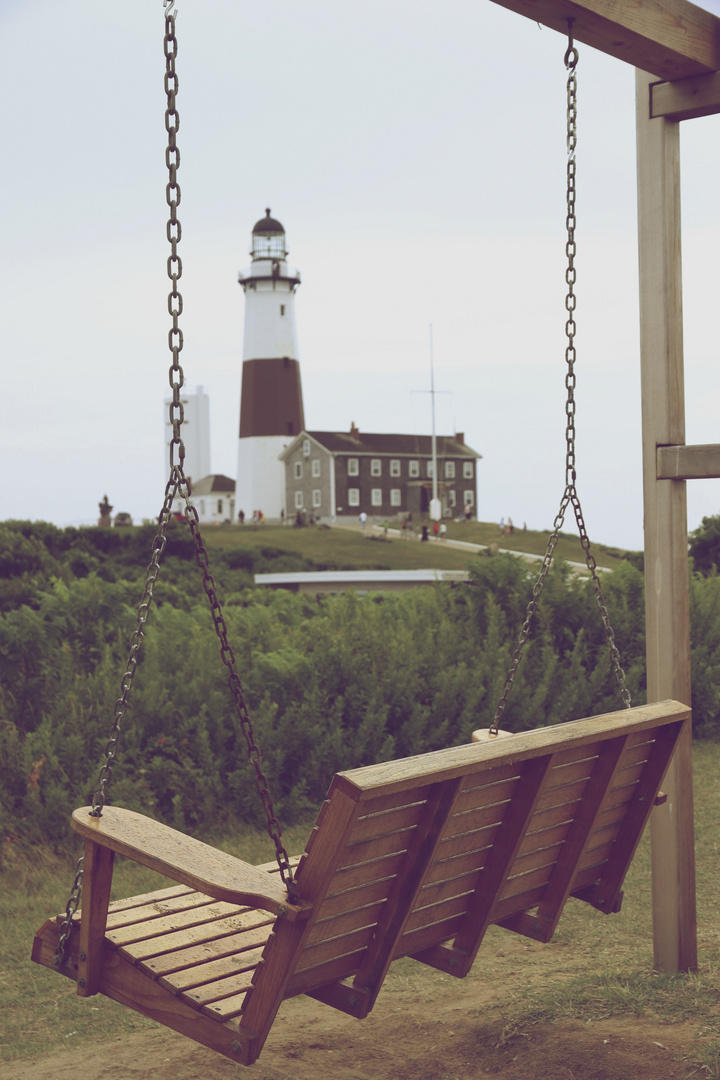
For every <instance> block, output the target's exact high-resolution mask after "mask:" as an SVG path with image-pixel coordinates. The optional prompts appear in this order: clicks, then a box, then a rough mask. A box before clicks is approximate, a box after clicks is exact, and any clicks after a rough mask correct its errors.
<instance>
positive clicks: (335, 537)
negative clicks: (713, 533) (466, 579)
mask: <svg viewBox="0 0 720 1080" xmlns="http://www.w3.org/2000/svg"><path fill="white" fill-rule="evenodd" d="M548 536H549V533H548V532H542V531H538V530H533V529H527V530H516V531H515V532H514V534H513V535H512V536H508V535H504V536H501V535H500V530H499V528H498V526H497V525H496V524H495V523H488V522H474V521H473V522H450V523H448V529H447V541H446V542H443V541H435V540H431V541H429V542H428V543H422V542H421V541H420V540H419V539H418V538H417V536H416V537H415V538H414V539H403V538H402V536H401V535H400V533H399V531H398V530H397V529H393V528H390V529H389V531H388V534H387V537H385V536H384V534H383V530H382V529H380V528H377V527H375V528H373V529H370V528H368V530H367V532H366V533H365V534H363V533H362V532H361V530H360V528H359V527H355V526H335V527H332V528H330V527H327V526H316V527H308V528H303V529H296V528H293V527H291V526H280V525H260V526H257V527H256V526H252V525H245V526H243V527H237V526H232V525H226V526H218V527H216V528H210V527H206V528H205V529H204V530H203V538H204V540H205V543H206V544H207V546H208V548H209V549H210V550H212V549H217V550H224V551H230V550H232V551H237V550H240V549H248V550H252V549H255V550H264V552H265V554H270V552H269V550H268V549H275V550H277V551H278V553H280V552H288V553H291V554H294V555H299V556H301V557H303V558H305V559H309V560H311V561H312V562H313V563H314V564H316V565H317V566H319V567H323V568H327V569H338V570H349V569H355V570H411V569H427V568H433V569H439V570H465V569H466V568H467V566H468V563H469V562H470V561H471V560H472V559H476V558H477V557H478V554H482V555H486V554H487V553H488V549H489V550H490V552H493V551H497V550H502V551H505V550H508V551H513V552H517V553H518V554H528V555H534V556H537V557H539V558H542V556H543V555H544V554H545V550H546V547H547V541H548ZM455 542H459V543H458V544H457V546H456V544H455ZM592 550H593V554H594V556H595V560H596V562H597V564H598V566H602V567H607V568H610V567H612V566H617V564H618V562H619V561H620V560H621V559H623V558H631V559H632V560H633V561H637V560H638V558H639V555H638V553H632V552H625V551H620V550H618V549H616V548H608V547H605V546H603V545H597V546H593V549H592ZM556 554H557V555H559V556H561V557H562V558H564V559H567V560H568V561H569V562H578V563H584V561H585V557H584V553H583V550H582V546H581V544H580V540H579V538H578V537H577V536H572V535H570V534H566V533H563V534H561V537H560V540H559V542H558V545H557V548H556Z"/></svg>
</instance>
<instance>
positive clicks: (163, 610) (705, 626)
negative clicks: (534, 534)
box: [0, 523, 720, 845]
mask: <svg viewBox="0 0 720 1080" xmlns="http://www.w3.org/2000/svg"><path fill="white" fill-rule="evenodd" d="M43 528H44V529H45V530H46V532H45V533H44V534H43V532H42V529H41V528H39V527H38V526H35V527H34V529H33V528H31V527H30V526H28V525H26V524H25V523H23V526H22V527H21V526H13V527H9V526H0V530H2V531H1V532H0V561H2V565H3V566H4V567H6V568H8V567H9V568H10V569H11V571H12V572H11V573H9V574H8V576H7V578H6V583H8V582H9V583H10V585H12V583H13V582H18V581H20V582H21V583H22V588H23V589H24V590H25V591H26V593H27V598H26V600H25V601H23V602H19V603H16V604H10V603H7V604H5V605H4V610H2V611H0V838H1V837H7V836H13V835H16V836H20V835H21V836H23V837H24V838H26V839H29V840H31V841H45V842H50V843H52V844H55V845H62V844H64V843H65V841H66V840H67V839H68V836H69V830H68V819H69V815H70V813H71V811H72V809H73V808H74V807H76V806H78V805H83V804H85V803H87V802H89V801H90V799H91V798H92V793H93V791H94V788H95V786H96V781H97V775H98V769H99V764H100V762H101V759H102V754H103V748H104V746H105V743H106V740H107V737H108V734H109V731H110V729H111V726H112V721H113V704H114V701H115V699H116V698H117V697H118V696H119V693H120V678H121V676H122V673H123V672H124V670H125V661H126V657H127V648H128V642H129V639H130V635H131V634H132V631H133V629H134V627H135V622H136V616H135V605H136V603H137V601H138V599H139V596H140V593H141V591H142V578H143V573H142V571H141V572H140V573H138V564H139V565H140V566H141V567H142V559H141V560H138V558H137V551H136V550H135V548H137V547H140V546H141V544H143V543H144V544H145V550H144V552H143V555H144V556H146V555H147V552H148V550H149V539H150V532H151V530H149V531H148V535H147V536H141V537H140V538H139V539H138V536H137V534H135V536H134V537H131V538H129V539H128V540H125V539H124V538H123V537H118V538H117V539H115V537H116V536H117V534H116V533H115V532H111V531H109V530H107V531H106V530H99V529H98V530H92V531H91V530H87V532H88V533H90V532H92V533H93V538H92V540H88V539H87V537H84V536H82V535H76V536H72V535H70V536H68V535H58V534H61V533H62V531H61V530H55V531H54V532H53V530H52V527H51V526H45V527H43ZM73 532H74V530H66V531H65V533H73ZM3 534H4V535H3ZM8 534H9V536H10V539H9V541H8V540H7V538H8ZM5 541H7V544H6V546H4V544H5ZM103 544H106V545H107V546H108V550H106V551H103V550H102V549H101V547H102V545H103ZM231 554H232V553H231ZM265 558H267V561H268V563H270V564H271V563H272V557H271V556H265ZM93 560H95V561H94V562H93ZM231 562H232V560H231ZM73 567H74V568H75V569H73ZM222 568H223V572H225V571H227V573H228V574H229V575H230V581H231V583H232V584H235V585H236V586H238V587H237V588H235V590H234V591H230V593H229V595H228V599H227V602H226V606H225V620H226V624H227V629H228V637H229V640H230V643H231V646H232V648H233V649H234V652H235V658H236V665H237V671H238V673H239V675H240V678H241V680H242V683H243V687H244V693H245V698H246V701H247V705H248V708H249V710H250V714H251V717H252V721H253V725H254V730H255V736H256V740H257V743H258V745H259V746H260V747H261V748H262V753H263V768H264V770H265V772H266V774H267V776H268V780H269V782H270V786H271V790H272V792H273V797H274V801H275V808H276V811H277V813H278V815H279V817H280V818H281V820H282V821H284V822H287V823H289V822H291V821H293V820H294V819H296V818H297V817H298V816H299V815H301V814H303V813H304V812H305V811H306V810H307V808H308V807H309V806H311V805H316V804H317V803H318V802H319V801H320V800H321V799H322V797H323V795H324V793H325V790H326V788H327V784H328V782H329V780H330V778H331V777H332V775H333V773H334V772H335V771H337V770H340V769H348V768H353V767H355V766H357V765H361V764H367V763H370V762H374V761H380V760H387V759H389V758H392V757H400V756H406V755H410V754H417V753H421V752H423V751H426V750H431V749H436V748H440V747H443V746H449V745H453V744H457V743H461V742H465V741H467V740H468V739H469V738H470V734H471V732H472V730H473V729H474V728H482V727H487V726H489V724H490V723H491V722H492V719H493V716H494V712H495V708H496V705H497V702H498V699H499V697H500V695H501V693H502V688H503V684H504V681H505V677H506V675H507V672H508V670H509V666H510V660H511V657H512V653H513V650H514V647H515V642H516V640H517V635H518V631H519V629H520V626H521V625H522V622H523V619H524V617H525V609H526V606H527V602H528V599H529V595H530V589H531V584H532V576H531V571H530V570H529V569H528V567H527V565H526V564H525V563H523V562H522V561H521V560H519V559H516V558H514V557H512V556H495V557H493V558H486V559H481V560H478V561H477V562H476V563H475V564H474V568H473V570H472V574H471V581H470V582H469V583H468V584H467V585H462V586H456V587H448V586H437V587H434V588H429V589H415V590H411V591H408V592H406V593H403V594H374V595H369V596H357V595H355V594H352V593H347V594H340V595H335V596H328V597H322V598H318V599H315V598H308V597H305V596H302V595H294V594H290V593H288V592H284V591H277V592H272V591H268V590H264V589H255V588H250V587H243V585H244V584H245V583H246V582H247V580H248V572H249V571H248V561H247V557H246V553H243V555H242V558H238V559H237V560H236V565H235V566H232V565H228V564H227V562H226V563H225V564H224V565H223V567H222ZM76 571H79V572H76ZM233 574H235V575H242V576H241V577H236V578H235V579H234V580H233V578H232V575H233ZM718 580H719V579H718V578H717V577H709V578H702V577H700V576H694V577H693V580H692V590H691V595H692V610H693V658H694V661H695V668H696V670H695V690H694V697H693V705H694V708H695V723H696V726H697V727H698V729H699V730H700V731H701V732H702V733H703V734H712V735H714V734H716V732H717V728H718V724H719V723H720V677H718V676H720V671H718V670H717V669H718V666H719V665H720V661H719V660H717V659H716V654H717V646H716V643H717V642H718V641H719V640H720V594H719V593H718V587H719V586H718ZM603 589H604V593H605V596H606V600H607V604H608V608H609V610H610V615H611V619H612V622H613V626H614V631H615V637H616V641H617V645H618V648H619V650H620V654H621V656H622V658H623V663H624V668H625V672H626V676H627V681H628V686H629V688H630V690H631V693H632V695H633V701H634V703H636V704H639V703H641V702H642V701H643V700H644V696H645V683H644V635H643V630H642V626H643V579H642V575H641V573H640V572H639V571H638V570H637V569H636V568H634V567H632V566H631V565H629V564H627V563H626V564H622V565H621V566H620V567H619V568H618V569H617V570H615V571H613V572H612V573H609V574H605V575H604V577H603ZM11 591H12V590H9V591H8V592H6V593H5V594H4V596H5V598H6V600H7V598H8V597H9V596H10V594H11ZM156 593H157V601H158V602H157V603H156V605H155V606H154V607H153V610H152V612H151V616H150V620H149V622H148V625H147V627H146V631H145V642H144V646H143V650H142V652H141V655H140V660H139V663H138V666H137V672H136V677H135V683H134V686H133V689H132V693H131V696H130V707H129V709H128V713H127V716H126V717H125V718H124V720H123V723H122V728H121V735H120V743H119V750H118V755H117V763H116V765H115V767H114V771H113V776H112V780H111V783H110V786H109V792H108V793H109V797H110V801H112V802H115V803H117V804H120V805H125V806H129V807H131V808H134V809H140V810H143V811H144V812H147V813H150V814H152V815H154V816H156V817H158V818H159V819H161V820H163V821H166V822H169V823H171V824H174V825H176V826H178V827H180V828H182V829H185V830H189V831H193V832H199V833H205V834H208V833H212V832H214V831H221V830H223V829H224V828H226V827H227V825H228V824H229V823H230V822H236V821H245V822H252V823H253V824H255V823H258V822H259V821H260V820H261V814H262V811H261V808H260V804H259V799H258V797H257V792H256V787H255V780H254V774H253V772H252V769H251V768H250V766H249V765H248V763H247V760H246V758H247V752H246V746H245V740H244V738H243V735H242V731H241V726H240V721H239V719H238V715H237V712H236V710H235V707H234V703H233V699H232V696H231V694H230V690H229V688H228V684H227V674H228V673H227V669H226V668H225V666H224V665H223V664H222V662H221V659H220V654H219V644H218V640H217V637H216V636H215V632H214V628H213V625H212V620H211V618H210V613H209V610H208V606H207V602H206V600H205V597H204V595H203V593H202V587H201V583H200V574H199V571H198V570H197V567H195V565H194V559H193V558H192V551H191V550H190V551H189V552H188V551H186V550H183V549H182V541H181V538H180V537H178V545H177V546H176V550H175V554H174V555H172V554H171V555H170V557H169V559H168V566H164V567H163V569H162V570H161V575H160V580H159V582H158V585H157V588H156ZM618 701H619V699H618V690H617V685H616V683H615V680H614V676H613V672H612V669H611V665H610V661H609V656H608V651H607V647H606V644H605V641H604V638H603V633H602V628H601V623H600V618H599V615H598V612H597V608H596V606H595V599H594V594H593V592H592V588H591V586H590V585H589V583H588V582H587V581H584V580H583V579H581V578H578V577H577V576H576V575H575V574H573V573H572V572H570V571H569V569H568V568H567V566H565V565H563V564H561V563H560V564H558V565H556V566H555V567H554V568H553V569H552V570H551V572H550V574H549V576H548V579H547V582H546V586H545V590H544V593H543V597H542V600H541V602H540V604H539V606H538V611H537V616H536V620H535V622H534V625H533V629H532V632H531V634H530V637H529V640H528V643H527V647H526V650H525V655H524V658H523V660H522V663H521V665H520V667H519V669H518V673H517V677H516V680H515V686H514V688H513V691H512V694H511V695H510V697H509V699H508V704H507V708H506V711H505V713H504V716H503V720H502V726H503V727H504V728H506V729H509V730H512V731H515V730H523V729H526V728H528V727H536V726H541V725H545V724H548V723H556V722H561V721H564V720H567V719H570V718H573V717H579V716H586V715H592V714H593V713H598V712H602V711H605V710H611V709H613V708H617V707H618Z"/></svg>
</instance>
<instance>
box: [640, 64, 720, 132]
mask: <svg viewBox="0 0 720 1080" xmlns="http://www.w3.org/2000/svg"><path fill="white" fill-rule="evenodd" d="M715 113H720V71H711V72H709V73H707V74H705V75H693V76H691V77H690V78H688V79H675V80H674V81H672V82H656V83H651V84H650V119H651V120H655V119H657V118H658V117H660V116H664V117H665V119H666V120H694V119H695V118H696V117H698V116H713V115H714V114H715Z"/></svg>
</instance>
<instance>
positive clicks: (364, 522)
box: [360, 510, 367, 532]
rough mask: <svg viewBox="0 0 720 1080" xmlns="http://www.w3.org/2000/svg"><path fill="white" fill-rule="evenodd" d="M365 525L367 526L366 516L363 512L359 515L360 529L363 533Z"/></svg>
mask: <svg viewBox="0 0 720 1080" xmlns="http://www.w3.org/2000/svg"><path fill="white" fill-rule="evenodd" d="M366 525H367V514H366V513H365V511H364V510H363V511H361V513H360V528H361V529H362V531H363V532H365V526H366Z"/></svg>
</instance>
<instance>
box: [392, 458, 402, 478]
mask: <svg viewBox="0 0 720 1080" xmlns="http://www.w3.org/2000/svg"><path fill="white" fill-rule="evenodd" d="M390 475H391V476H399V475H400V460H399V458H392V460H391V461H390Z"/></svg>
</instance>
